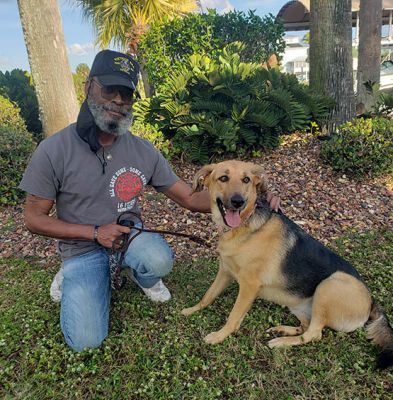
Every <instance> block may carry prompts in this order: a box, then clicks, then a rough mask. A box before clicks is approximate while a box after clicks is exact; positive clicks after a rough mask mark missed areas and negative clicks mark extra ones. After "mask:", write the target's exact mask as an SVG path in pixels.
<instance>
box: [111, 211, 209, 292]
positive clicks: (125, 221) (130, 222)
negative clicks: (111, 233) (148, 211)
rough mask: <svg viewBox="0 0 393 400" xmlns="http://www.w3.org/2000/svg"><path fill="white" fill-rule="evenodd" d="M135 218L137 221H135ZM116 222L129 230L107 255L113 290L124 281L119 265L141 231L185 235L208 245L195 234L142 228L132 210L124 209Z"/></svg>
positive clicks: (114, 243)
mask: <svg viewBox="0 0 393 400" xmlns="http://www.w3.org/2000/svg"><path fill="white" fill-rule="evenodd" d="M135 220H136V221H137V222H135ZM116 223H117V224H118V225H122V226H127V227H128V228H130V229H131V231H130V233H123V234H122V235H121V236H120V237H119V238H118V239H117V240H115V241H114V242H113V244H112V249H111V252H110V255H109V270H110V277H111V287H112V289H115V290H116V289H120V288H121V287H122V286H123V284H124V282H125V279H124V278H123V279H122V277H121V276H120V272H121V267H122V265H123V261H124V256H125V254H126V252H127V250H128V247H129V246H130V244H131V242H132V241H133V240H134V239H135V238H136V237H137V236H139V235H140V234H141V233H142V232H152V233H160V234H163V235H174V236H181V237H186V238H188V239H190V240H192V241H193V242H195V243H198V244H200V245H205V246H208V243H207V242H206V241H205V240H204V239H202V238H200V237H198V236H195V235H189V234H186V233H181V232H174V231H167V230H161V229H147V228H144V225H143V221H142V219H141V217H140V216H139V215H138V214H136V213H134V212H132V211H126V212H124V213H122V214H120V215H119V217H118V218H117V221H116ZM136 224H140V225H141V226H140V227H139V226H136ZM134 230H135V231H136V233H133V231H134Z"/></svg>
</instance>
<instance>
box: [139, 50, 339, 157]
mask: <svg viewBox="0 0 393 400" xmlns="http://www.w3.org/2000/svg"><path fill="white" fill-rule="evenodd" d="M243 49H244V45H242V44H241V43H239V42H237V43H233V44H231V45H228V46H227V47H225V48H224V49H223V51H222V53H221V55H220V57H219V61H218V62H216V61H214V60H212V59H211V58H209V57H207V56H202V55H199V54H194V55H192V56H191V57H190V58H189V61H188V62H187V63H185V64H183V67H182V69H181V70H180V71H178V72H172V73H169V74H168V79H167V83H166V84H165V85H164V86H163V87H162V92H161V93H160V94H158V95H156V96H153V97H151V98H148V99H144V100H141V101H139V102H138V103H137V104H136V105H135V107H134V110H135V112H134V114H135V118H136V120H138V121H141V122H143V123H145V124H146V123H149V124H153V125H157V127H158V129H159V130H160V131H162V133H163V134H164V137H165V139H169V140H171V143H172V145H173V147H172V151H173V152H175V153H176V152H178V153H181V155H182V156H184V157H185V158H187V159H188V160H190V161H195V162H199V163H206V162H208V161H209V159H211V158H212V157H214V156H221V155H223V154H225V155H234V156H238V155H240V156H242V155H246V154H249V153H252V152H255V151H259V150H260V149H266V148H274V147H276V146H277V145H278V144H279V135H280V134H281V133H289V132H292V131H294V130H302V129H305V128H306V126H308V124H309V123H310V121H311V120H314V121H319V120H320V119H322V118H324V117H325V116H326V115H327V113H328V110H329V108H330V106H331V105H332V104H331V101H330V100H328V99H326V98H323V97H321V96H315V95H312V94H311V93H310V92H309V90H308V88H307V87H306V86H303V85H301V84H299V82H298V80H297V79H296V77H295V76H294V75H287V74H282V73H280V72H279V71H278V70H275V69H270V70H268V69H265V68H263V67H262V66H261V65H259V64H256V63H245V62H242V61H241V57H240V52H241V51H242V50H243Z"/></svg>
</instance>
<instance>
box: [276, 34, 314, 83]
mask: <svg viewBox="0 0 393 400" xmlns="http://www.w3.org/2000/svg"><path fill="white" fill-rule="evenodd" d="M284 40H285V43H286V46H285V52H284V55H283V58H282V60H281V71H283V72H287V73H290V74H295V75H296V76H297V78H298V79H299V81H308V76H309V64H308V48H309V46H308V44H305V43H303V42H302V41H301V39H300V38H299V36H286V37H285V38H284Z"/></svg>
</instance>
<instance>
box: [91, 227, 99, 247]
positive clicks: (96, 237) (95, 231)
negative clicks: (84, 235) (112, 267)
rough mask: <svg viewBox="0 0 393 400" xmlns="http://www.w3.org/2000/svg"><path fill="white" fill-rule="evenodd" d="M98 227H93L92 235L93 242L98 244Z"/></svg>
mask: <svg viewBox="0 0 393 400" xmlns="http://www.w3.org/2000/svg"><path fill="white" fill-rule="evenodd" d="M99 227H100V226H99V225H94V233H93V240H94V241H95V242H96V243H98V228H99Z"/></svg>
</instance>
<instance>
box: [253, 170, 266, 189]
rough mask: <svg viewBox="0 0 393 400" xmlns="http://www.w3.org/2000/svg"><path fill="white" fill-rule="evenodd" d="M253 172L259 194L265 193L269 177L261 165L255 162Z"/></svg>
mask: <svg viewBox="0 0 393 400" xmlns="http://www.w3.org/2000/svg"><path fill="white" fill-rule="evenodd" d="M251 173H252V174H253V182H254V185H255V187H256V189H257V192H258V194H263V193H265V192H266V191H267V178H266V176H265V173H264V170H263V168H262V167H261V166H260V165H256V164H254V165H253V167H252V169H251Z"/></svg>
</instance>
